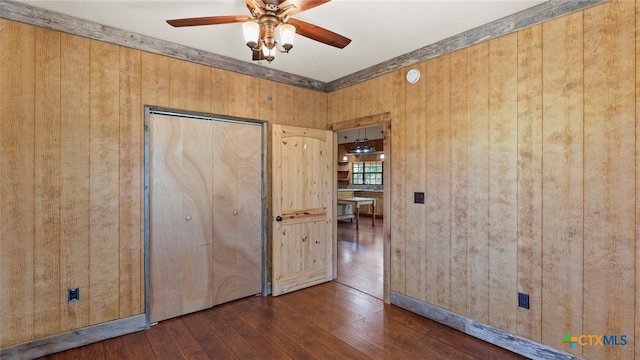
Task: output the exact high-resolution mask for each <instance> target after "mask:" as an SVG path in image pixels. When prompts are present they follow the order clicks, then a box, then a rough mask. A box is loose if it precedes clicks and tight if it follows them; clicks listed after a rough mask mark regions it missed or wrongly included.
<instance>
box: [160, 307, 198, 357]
mask: <svg viewBox="0 0 640 360" xmlns="http://www.w3.org/2000/svg"><path fill="white" fill-rule="evenodd" d="M162 325H163V326H165V327H166V329H167V332H168V333H169V335H170V336H171V338H172V339H173V342H174V343H175V344H176V345H177V346H178V350H179V351H180V353H181V354H182V356H183V357H184V358H185V359H206V358H207V357H208V355H207V353H206V351H205V350H204V349H203V348H202V346H200V342H199V341H198V340H196V339H195V338H194V337H193V335H192V334H191V332H190V331H189V329H188V328H187V326H186V325H185V324H184V321H182V317H178V318H173V319H170V320H167V321H163V322H162Z"/></svg>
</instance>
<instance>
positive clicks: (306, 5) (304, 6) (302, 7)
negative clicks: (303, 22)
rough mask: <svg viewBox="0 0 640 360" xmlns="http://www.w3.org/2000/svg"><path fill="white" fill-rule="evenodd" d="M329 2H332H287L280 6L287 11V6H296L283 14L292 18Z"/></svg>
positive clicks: (289, 0)
mask: <svg viewBox="0 0 640 360" xmlns="http://www.w3.org/2000/svg"><path fill="white" fill-rule="evenodd" d="M329 1H331V0H286V1H284V2H282V3H281V4H280V9H285V8H286V7H287V6H291V5H295V7H291V8H290V9H289V10H286V11H284V12H283V13H282V14H283V15H289V16H291V15H294V14H299V13H301V12H303V11H306V10H309V9H312V8H314V7H316V6H320V5H322V4H326V3H328V2H329Z"/></svg>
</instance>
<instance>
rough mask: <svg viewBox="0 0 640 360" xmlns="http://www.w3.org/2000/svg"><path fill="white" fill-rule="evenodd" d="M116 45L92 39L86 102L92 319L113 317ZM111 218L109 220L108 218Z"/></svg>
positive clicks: (116, 308) (116, 299)
mask: <svg viewBox="0 0 640 360" xmlns="http://www.w3.org/2000/svg"><path fill="white" fill-rule="evenodd" d="M119 54H120V52H119V48H118V47H117V46H114V45H109V44H105V43H101V42H97V41H93V42H92V43H91V65H90V73H91V79H90V81H91V84H92V86H91V89H90V101H91V104H90V107H89V114H90V115H89V124H90V125H89V144H90V165H89V166H90V178H89V182H90V191H91V193H90V196H89V201H90V215H89V216H90V224H91V226H90V233H89V235H90V238H89V250H90V257H91V259H92V261H90V263H89V278H90V283H89V286H90V289H89V294H87V295H88V297H89V301H90V302H91V306H90V319H91V324H97V323H101V322H104V321H109V320H113V319H117V318H118V313H119V296H120V293H119V274H118V272H119V266H118V263H117V262H116V261H114V260H111V259H118V258H119V255H120V251H119V250H120V249H119V243H118V241H117V240H116V239H118V236H119V231H118V225H119V224H118V221H117V219H118V218H119V191H120V178H119V162H120V159H119V146H120V144H119V142H120V129H119V101H120V98H119V88H120V83H119V79H120V77H119V73H120V55H119ZM114 218H115V219H116V220H115V221H113V220H112V219H114Z"/></svg>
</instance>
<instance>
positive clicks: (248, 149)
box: [213, 122, 262, 304]
mask: <svg viewBox="0 0 640 360" xmlns="http://www.w3.org/2000/svg"><path fill="white" fill-rule="evenodd" d="M213 143H214V150H213V163H214V164H215V176H214V178H213V184H214V185H213V202H214V207H213V219H214V220H213V221H214V226H213V231H214V236H213V238H214V245H213V247H214V250H213V253H214V286H213V289H214V302H215V304H221V303H224V302H227V301H231V300H235V299H238V298H242V297H245V296H250V295H254V294H257V293H259V292H260V291H261V286H262V284H261V274H262V272H261V266H262V261H261V260H262V251H261V244H262V238H261V234H262V129H261V127H260V126H256V125H248V124H242V123H232V122H215V130H214V142H213Z"/></svg>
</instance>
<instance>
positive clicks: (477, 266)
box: [466, 43, 489, 323]
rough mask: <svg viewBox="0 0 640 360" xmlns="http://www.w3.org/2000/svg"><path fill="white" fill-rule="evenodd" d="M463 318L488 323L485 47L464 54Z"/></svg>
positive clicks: (485, 45)
mask: <svg viewBox="0 0 640 360" xmlns="http://www.w3.org/2000/svg"><path fill="white" fill-rule="evenodd" d="M466 72H467V86H468V88H467V94H468V103H467V112H468V114H469V115H468V116H467V117H468V119H469V120H468V121H469V136H468V137H467V141H468V144H469V145H468V156H469V157H468V160H467V164H468V168H467V181H468V182H467V186H468V192H469V209H468V214H467V215H468V219H469V225H468V226H469V227H468V229H469V230H468V231H469V233H468V234H469V235H468V237H467V316H468V317H470V318H472V319H476V320H477V321H480V322H484V323H488V322H489V102H488V99H489V44H488V43H483V44H479V45H476V46H474V47H472V48H469V52H468V54H467V69H466Z"/></svg>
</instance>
